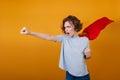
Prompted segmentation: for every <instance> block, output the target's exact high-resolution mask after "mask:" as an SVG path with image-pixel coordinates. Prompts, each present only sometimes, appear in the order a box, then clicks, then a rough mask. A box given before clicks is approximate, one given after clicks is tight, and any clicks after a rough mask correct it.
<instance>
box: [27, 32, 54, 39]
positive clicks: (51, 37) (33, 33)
mask: <svg viewBox="0 0 120 80" xmlns="http://www.w3.org/2000/svg"><path fill="white" fill-rule="evenodd" d="M29 35H32V36H35V37H38V38H41V39H45V40H51V41H56V37H55V36H52V35H49V34H44V33H37V32H30V34H29Z"/></svg>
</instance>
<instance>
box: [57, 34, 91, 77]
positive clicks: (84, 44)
mask: <svg viewBox="0 0 120 80" xmlns="http://www.w3.org/2000/svg"><path fill="white" fill-rule="evenodd" d="M56 42H62V46H61V54H60V62H59V67H60V68H61V69H63V70H66V71H68V72H69V73H70V74H71V75H73V76H84V75H87V74H88V70H87V66H86V63H85V60H84V54H83V51H84V50H85V48H88V47H89V40H88V38H87V37H79V36H73V37H70V36H67V35H60V36H57V41H56Z"/></svg>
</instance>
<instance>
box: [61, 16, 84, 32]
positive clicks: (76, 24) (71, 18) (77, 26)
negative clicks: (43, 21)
mask: <svg viewBox="0 0 120 80" xmlns="http://www.w3.org/2000/svg"><path fill="white" fill-rule="evenodd" d="M66 21H69V22H72V24H73V25H74V27H75V31H77V32H79V31H80V30H81V29H82V23H81V22H80V20H79V19H78V18H77V17H75V16H72V15H69V16H67V17H66V18H64V19H63V23H62V30H63V32H64V33H65V27H64V24H65V22H66Z"/></svg>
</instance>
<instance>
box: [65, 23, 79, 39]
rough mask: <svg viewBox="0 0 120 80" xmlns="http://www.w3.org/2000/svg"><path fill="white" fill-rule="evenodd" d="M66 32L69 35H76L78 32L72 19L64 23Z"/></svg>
mask: <svg viewBox="0 0 120 80" xmlns="http://www.w3.org/2000/svg"><path fill="white" fill-rule="evenodd" d="M64 30H65V31H64V32H65V34H66V35H68V36H71V37H72V36H74V35H77V32H76V31H75V27H74V25H73V24H72V22H70V21H66V22H65V24H64Z"/></svg>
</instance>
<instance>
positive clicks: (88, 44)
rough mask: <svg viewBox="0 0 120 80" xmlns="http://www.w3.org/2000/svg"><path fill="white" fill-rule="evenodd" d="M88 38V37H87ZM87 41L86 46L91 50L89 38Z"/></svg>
mask: <svg viewBox="0 0 120 80" xmlns="http://www.w3.org/2000/svg"><path fill="white" fill-rule="evenodd" d="M86 38H87V37H86ZM86 40H87V45H86V48H89V47H90V41H89V39H88V38H87V39H86Z"/></svg>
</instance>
